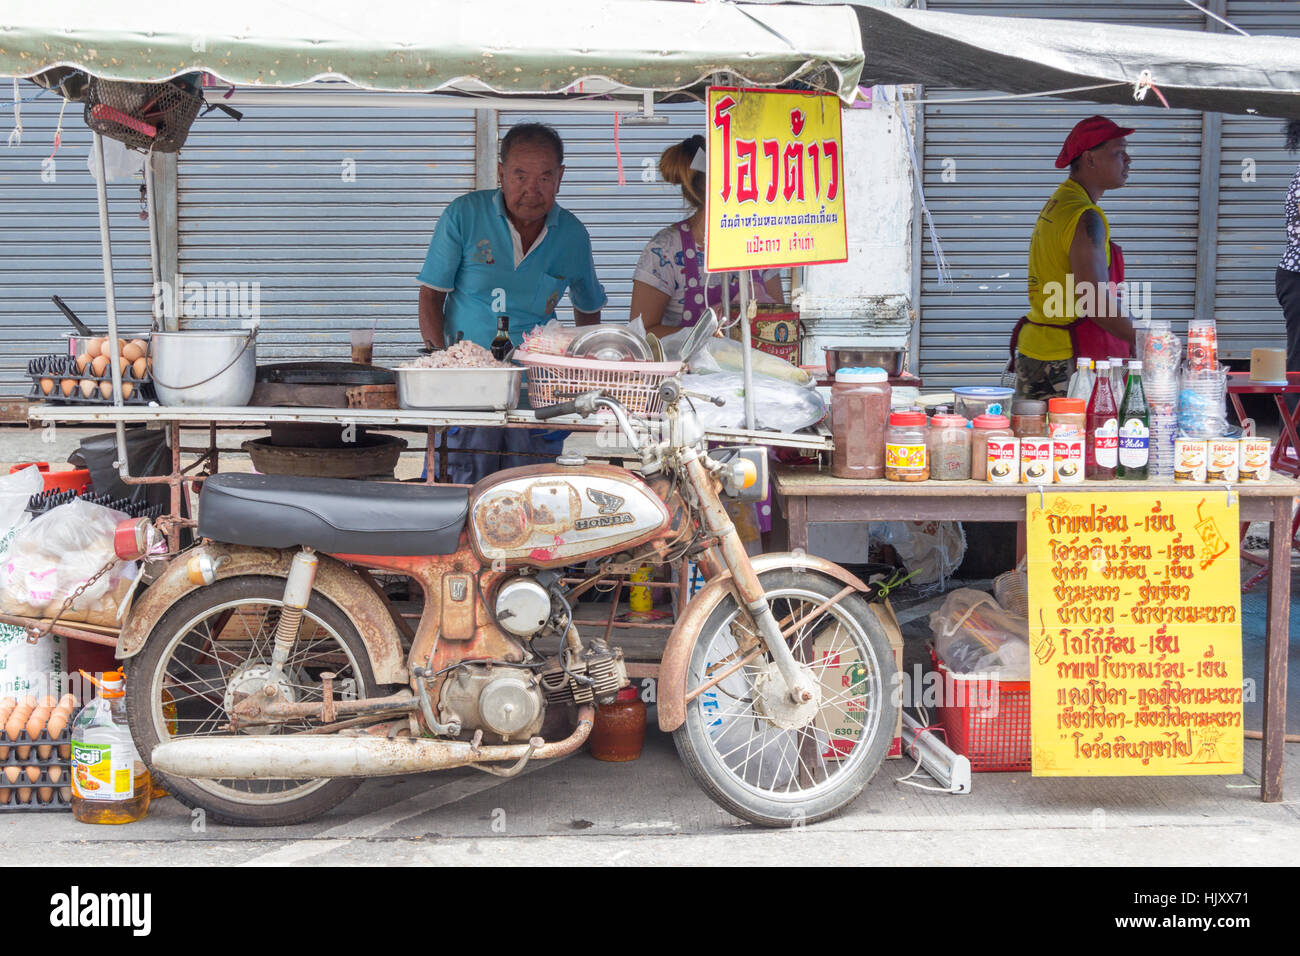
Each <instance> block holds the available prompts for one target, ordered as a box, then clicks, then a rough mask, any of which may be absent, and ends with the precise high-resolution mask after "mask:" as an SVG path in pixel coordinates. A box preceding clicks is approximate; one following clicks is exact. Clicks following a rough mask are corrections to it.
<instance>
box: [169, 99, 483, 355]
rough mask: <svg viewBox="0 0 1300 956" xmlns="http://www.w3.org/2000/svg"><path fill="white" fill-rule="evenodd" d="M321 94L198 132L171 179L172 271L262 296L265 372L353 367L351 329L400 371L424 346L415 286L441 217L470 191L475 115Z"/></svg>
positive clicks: (217, 323) (255, 109)
mask: <svg viewBox="0 0 1300 956" xmlns="http://www.w3.org/2000/svg"><path fill="white" fill-rule="evenodd" d="M241 92H242V91H241ZM313 95H316V94H314V93H310V92H307V93H304V94H303V100H304V104H305V105H303V106H297V107H285V106H270V105H267V106H258V105H250V106H248V107H246V108H245V107H242V106H241V109H243V110H244V119H243V120H242V121H241V122H238V123H236V122H234V121H233V120H224V119H213V118H209V119H208V120H207V121H204V122H202V123H199V124H196V125H195V128H194V131H193V132H192V133H191V135H190V139H189V141H188V142H187V143H186V145H185V149H184V150H183V151H182V153H181V156H180V162H179V169H178V174H177V176H178V182H179V185H178V194H179V199H178V217H179V255H178V264H179V265H178V268H179V270H180V272H181V274H182V275H183V276H184V279H185V282H186V283H187V284H188V283H190V282H193V281H197V282H201V283H209V282H214V283H215V282H223V283H230V282H236V283H252V282H257V283H260V311H261V331H260V333H259V338H258V361H259V362H268V361H292V360H296V359H316V358H322V359H334V360H346V359H347V358H348V356H349V342H348V330H349V329H351V328H364V327H369V326H371V325H374V326H375V327H376V336H375V361H376V362H378V363H380V364H389V363H395V362H397V361H400V360H401V359H403V358H406V357H408V356H409V355H410V354H411V352H412V351H413V349H414V348H416V347H417V346H418V345H419V328H418V324H417V318H418V316H417V304H416V303H417V294H418V292H417V289H418V286H417V283H416V279H415V277H416V274H417V273H418V272H419V271H420V267H421V265H422V264H423V262H424V255H425V251H426V249H427V247H428V244H429V238H430V236H432V235H433V228H434V225H435V224H436V222H437V219H438V216H439V215H440V214H441V213H442V210H443V209H444V208H445V207H446V205H447V203H449V202H450V201H451V200H452V199H454V198H455V197H456V196H459V195H460V194H462V193H464V192H467V191H468V190H471V189H473V188H474V116H473V113H472V112H471V111H469V110H463V111H454V112H453V111H447V110H428V111H427V112H420V111H416V110H411V109H393V108H380V107H378V106H376V108H374V109H366V108H360V107H348V108H340V107H323V106H311V105H310V97H311V96H313ZM380 96H381V95H380V94H376V101H377V102H379V101H380ZM218 115H219V114H213V116H214V117H215V116H218ZM348 161H351V163H349V162H348ZM353 172H354V173H355V180H354V181H351V180H350V178H349V175H346V174H350V173H353ZM243 302H244V303H247V304H251V295H248V296H246V297H245V298H244V300H243ZM237 311H238V310H235V309H227V312H228V313H230V312H236V313H237ZM239 322H240V316H239V315H238V314H227V315H225V316H220V315H218V316H205V317H202V318H198V319H187V318H184V317H182V319H181V325H182V327H183V328H223V329H224V328H238V327H239Z"/></svg>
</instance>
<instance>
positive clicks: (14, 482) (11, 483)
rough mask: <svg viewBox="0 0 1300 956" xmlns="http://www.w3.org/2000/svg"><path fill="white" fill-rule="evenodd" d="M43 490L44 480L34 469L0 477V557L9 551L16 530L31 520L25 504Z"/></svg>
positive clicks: (20, 470) (24, 469)
mask: <svg viewBox="0 0 1300 956" xmlns="http://www.w3.org/2000/svg"><path fill="white" fill-rule="evenodd" d="M44 488H45V479H44V478H43V477H42V476H41V473H40V471H39V470H38V469H36V468H34V467H33V468H22V469H19V470H18V471H15V472H14V473H13V474H12V475H0V557H3V556H4V553H5V552H6V551H7V550H8V549H9V544H10V542H11V541H13V538H14V535H15V534H17V533H18V530H19V529H20V528H22V527H23V526H24V525H25V524H27V522H29V521H31V520H32V516H31V515H30V514H28V513H27V502H28V501H29V500H31V497H32V495H39V494H40V493H41V491H42V490H43V489H44Z"/></svg>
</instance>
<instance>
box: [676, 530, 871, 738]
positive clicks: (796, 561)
mask: <svg viewBox="0 0 1300 956" xmlns="http://www.w3.org/2000/svg"><path fill="white" fill-rule="evenodd" d="M749 560H750V563H751V564H752V565H753V566H754V573H755V574H757V575H758V576H759V579H760V581H761V579H762V577H763V574H764V573H766V572H769V571H777V570H795V571H807V572H809V573H810V574H821V575H824V576H826V577H829V578H833V579H835V580H836V581H839V582H840V583H841V584H843V585H844V586H845V587H851V588H855V589H856V590H858V591H866V590H868V588H867V585H866V584H865V583H864V582H863V581H862V579H861V578H859V577H857V576H856V575H853V574H850V573H849V572H848V571H846V570H844V569H843V568H842V567H840V566H839V565H838V564H835V563H834V562H832V561H827V560H826V559H825V558H818V557H813V556H812V555H807V554H780V553H778V554H764V555H760V556H759V557H756V558H750V559H749ZM731 593H732V586H731V572H730V571H726V572H724V573H722V574H720V575H719V576H718V577H716V578H712V579H710V580H709V581H708V583H706V584H705V585H704V587H702V588H700V590H699V591H697V592H696V594H695V597H693V598H691V601H690V603H689V604H687V605H686V611H685V613H684V614H682V616H681V617H680V618H678V620H677V624H676V625H675V626H674V627H673V631H672V633H671V634H670V635H669V636H668V644H667V646H666V647H665V648H664V656H663V660H662V661H661V662H660V664H659V686H658V689H657V691H656V695H657V701H658V709H659V729H660V730H662V731H665V732H668V731H673V730H676V729H677V728H678V727H680V726H681V725H682V724H683V723H684V722H685V721H686V670H687V667H688V666H689V665H690V660H691V651H692V650H693V649H694V647H695V640H696V638H697V637H698V636H699V634H700V631H701V630H702V629H703V628H704V624H705V622H706V621H708V619H709V615H710V614H712V613H713V612H714V610H715V609H716V608H717V606H718V605H719V604H721V603H722V599H723V598H725V597H727V595H729V594H731Z"/></svg>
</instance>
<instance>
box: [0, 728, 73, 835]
mask: <svg viewBox="0 0 1300 956" xmlns="http://www.w3.org/2000/svg"><path fill="white" fill-rule="evenodd" d="M42 745H46V746H49V747H51V748H52V749H51V750H50V755H49V756H48V757H46V758H44V759H42V758H41V757H39V756H38V755H37V751H36V748H37V747H39V746H42ZM61 746H65V747H68V748H69V750H68V756H67V757H60V756H59V751H58V748H59V747H61ZM0 747H8V748H9V754H8V756H6V757H5V758H4V759H3V760H0V791H5V790H7V791H8V793H9V799H8V801H6V802H4V803H0V813H5V812H6V811H10V812H12V811H18V810H25V811H28V812H32V811H38V812H39V811H47V810H70V809H71V808H72V791H71V790H70V789H69V790H68V796H67V798H66V799H65V798H64V796H63V793H62V788H65V787H67V788H71V786H72V750H71V747H72V726H71V724H69V725H68V726H67V727H65V728H64V729H63V733H62V734H60V735H59V737H58V739H53V738H51V737H50V735H49V733H48V732H47V731H46V730H45V729H44V728H42V729H41V732H40V735H39V736H37V737H35V738H32V737H29V736H28V734H27V731H26V730H24V731H22V732H21V733H20V734H19V735H18V739H17V740H10V739H9V737H8V735H6V734H5V733H4V731H0ZM19 747H31V748H32V750H31V753H29V754H28V755H27V756H26V757H25V758H19V756H18V748H19ZM6 767H20V768H22V770H23V773H21V774H20V775H19V777H18V781H17V782H16V783H10V782H9V779H8V777H6V776H4V775H3V771H4V769H5V768H6ZM28 767H40V768H41V775H40V776H39V777H38V778H37V779H36V780H35V781H33V780H31V779H30V778H28V776H27V773H26V769H27V768H28ZM52 767H57V768H61V769H62V771H63V773H62V774H61V775H60V777H59V781H58V782H57V783H56V782H54V781H53V780H51V779H50V768H52ZM41 787H51V788H52V789H53V791H54V792H53V793H52V794H51V799H50V802H49V803H41V802H40V793H39V790H40V788H41ZM28 788H30V789H31V791H32V792H31V796H30V797H29V799H28V800H27V802H26V803H19V802H18V791H19V789H28Z"/></svg>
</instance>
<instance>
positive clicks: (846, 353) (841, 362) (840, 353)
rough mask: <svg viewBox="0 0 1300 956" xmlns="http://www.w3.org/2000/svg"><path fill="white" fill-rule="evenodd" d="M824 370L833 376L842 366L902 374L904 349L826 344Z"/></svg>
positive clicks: (904, 356) (905, 356)
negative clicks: (880, 369)
mask: <svg viewBox="0 0 1300 956" xmlns="http://www.w3.org/2000/svg"><path fill="white" fill-rule="evenodd" d="M825 352H826V372H827V374H829V375H831V376H834V375H835V372H836V371H837V370H838V369H842V368H862V367H867V368H883V369H884V370H885V371H886V372H888V373H889V374H890V375H902V374H903V362H904V360H905V359H906V358H907V351H906V349H864V348H858V347H856V346H852V345H828V346H826V348H825Z"/></svg>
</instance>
